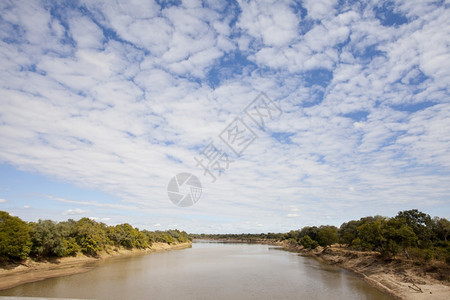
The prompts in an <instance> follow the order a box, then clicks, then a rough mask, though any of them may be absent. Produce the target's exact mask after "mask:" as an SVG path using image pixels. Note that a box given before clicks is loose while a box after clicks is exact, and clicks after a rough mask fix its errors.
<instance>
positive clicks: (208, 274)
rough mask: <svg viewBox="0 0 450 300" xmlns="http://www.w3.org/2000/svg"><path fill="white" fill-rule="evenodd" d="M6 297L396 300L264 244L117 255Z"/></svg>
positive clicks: (196, 246)
mask: <svg viewBox="0 0 450 300" xmlns="http://www.w3.org/2000/svg"><path fill="white" fill-rule="evenodd" d="M0 296H35V297H60V298H63V297H64V298H65V297H67V298H89V299H393V298H391V297H389V296H387V295H385V294H383V293H381V292H379V291H378V290H376V289H374V288H372V287H371V286H369V285H368V284H366V283H365V282H364V281H363V280H362V279H361V278H359V277H357V276H356V275H354V274H352V273H350V272H348V271H345V270H343V269H340V268H338V267H334V266H329V265H326V264H323V263H320V262H318V261H317V260H315V259H313V258H309V257H302V256H299V255H297V254H296V253H291V252H287V251H284V250H281V249H280V248H278V247H274V246H270V245H258V244H232V243H210V242H198V243H193V245H192V248H189V249H184V250H177V251H170V252H162V253H153V254H150V255H145V256H137V257H129V258H122V259H112V260H107V261H106V262H102V263H100V264H99V266H98V267H96V268H95V269H93V270H92V271H89V272H87V273H83V274H76V275H71V276H65V277H59V278H52V279H47V280H44V281H40V282H34V283H28V284H24V285H21V286H18V287H15V288H12V289H8V290H4V291H0Z"/></svg>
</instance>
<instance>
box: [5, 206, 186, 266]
mask: <svg viewBox="0 0 450 300" xmlns="http://www.w3.org/2000/svg"><path fill="white" fill-rule="evenodd" d="M188 241H192V238H191V237H190V236H189V235H188V234H187V233H186V232H184V231H179V230H167V231H148V230H139V229H138V228H134V227H133V226H131V225H130V224H127V223H125V224H120V225H116V226H107V225H106V224H104V223H100V222H96V221H95V220H92V219H89V218H82V219H80V220H78V221H74V220H72V219H69V220H67V221H63V222H54V221H51V220H39V221H38V222H25V221H23V220H21V219H20V218H19V217H14V216H11V215H10V214H9V213H7V212H4V211H0V261H1V260H3V261H6V260H15V259H25V258H27V257H34V258H48V257H65V256H73V255H76V254H77V253H79V252H81V253H83V254H85V255H89V256H97V255H98V254H99V252H101V251H103V250H106V249H108V248H111V247H124V248H129V249H132V248H140V249H145V248H150V247H151V246H152V244H153V243H155V242H159V243H167V244H173V243H185V242H188Z"/></svg>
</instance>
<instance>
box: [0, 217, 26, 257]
mask: <svg viewBox="0 0 450 300" xmlns="http://www.w3.org/2000/svg"><path fill="white" fill-rule="evenodd" d="M30 247H31V239H30V227H29V225H28V224H27V223H26V222H24V221H22V220H21V219H20V218H18V217H13V216H11V215H10V214H8V213H7V212H4V211H0V258H6V259H25V258H27V256H28V254H29V253H30V250H31V248H30Z"/></svg>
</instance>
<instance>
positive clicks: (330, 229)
mask: <svg viewBox="0 0 450 300" xmlns="http://www.w3.org/2000/svg"><path fill="white" fill-rule="evenodd" d="M338 240H339V235H338V229H337V228H336V227H335V226H320V227H319V232H318V233H317V242H318V243H319V245H320V246H323V247H325V246H329V245H332V244H334V243H337V242H338Z"/></svg>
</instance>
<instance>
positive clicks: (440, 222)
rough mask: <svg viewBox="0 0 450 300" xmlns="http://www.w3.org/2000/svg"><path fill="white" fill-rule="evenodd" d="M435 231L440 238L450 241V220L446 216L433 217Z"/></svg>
mask: <svg viewBox="0 0 450 300" xmlns="http://www.w3.org/2000/svg"><path fill="white" fill-rule="evenodd" d="M432 228H433V232H434V234H435V236H436V238H437V239H438V240H441V241H446V242H447V241H448V236H449V234H450V221H449V220H447V219H446V218H439V217H435V218H433V226H432Z"/></svg>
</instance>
